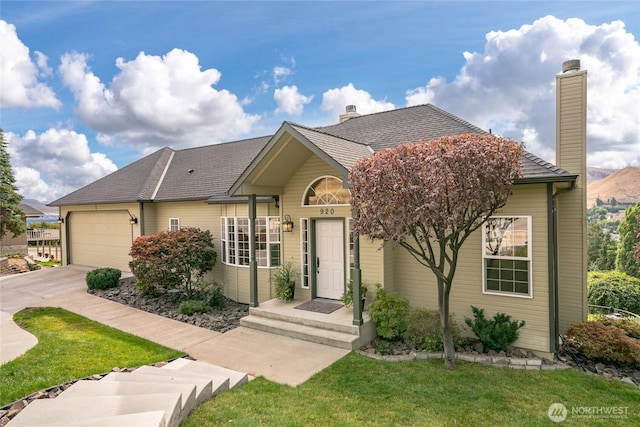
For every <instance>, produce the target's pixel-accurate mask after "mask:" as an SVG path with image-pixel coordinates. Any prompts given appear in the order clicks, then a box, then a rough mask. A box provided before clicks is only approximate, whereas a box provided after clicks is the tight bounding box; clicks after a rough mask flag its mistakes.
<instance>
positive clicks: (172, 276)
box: [129, 227, 217, 298]
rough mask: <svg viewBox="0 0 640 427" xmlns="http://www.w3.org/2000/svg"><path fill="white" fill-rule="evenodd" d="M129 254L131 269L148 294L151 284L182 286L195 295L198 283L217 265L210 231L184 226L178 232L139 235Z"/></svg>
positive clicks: (153, 285) (191, 296)
mask: <svg viewBox="0 0 640 427" xmlns="http://www.w3.org/2000/svg"><path fill="white" fill-rule="evenodd" d="M129 255H131V257H132V258H133V259H132V260H131V262H130V263H129V266H130V267H131V271H132V272H133V274H134V275H135V276H136V279H138V281H139V282H141V283H144V285H142V288H143V289H145V291H146V292H147V294H149V293H151V294H153V293H155V290H154V289H151V288H152V287H156V286H162V287H167V288H182V289H183V290H184V291H185V292H186V293H187V296H188V297H189V298H193V297H194V293H195V292H196V291H197V283H198V281H199V280H201V279H202V277H204V275H205V273H206V272H207V271H209V270H211V269H212V268H213V267H214V266H215V264H216V258H217V254H216V251H215V248H214V245H213V240H212V236H211V232H210V231H208V230H205V231H202V230H200V229H198V228H190V227H185V228H181V229H180V230H175V231H162V232H160V233H158V234H153V235H148V236H140V237H138V238H136V240H134V241H133V245H132V246H131V252H129Z"/></svg>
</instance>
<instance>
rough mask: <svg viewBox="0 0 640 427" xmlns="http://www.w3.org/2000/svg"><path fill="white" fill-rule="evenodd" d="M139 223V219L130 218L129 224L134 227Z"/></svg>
mask: <svg viewBox="0 0 640 427" xmlns="http://www.w3.org/2000/svg"><path fill="white" fill-rule="evenodd" d="M137 223H138V218H136V217H135V216H133V215H131V216H130V218H129V224H131V225H134V224H137Z"/></svg>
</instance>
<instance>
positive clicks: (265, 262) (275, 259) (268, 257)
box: [220, 217, 280, 267]
mask: <svg viewBox="0 0 640 427" xmlns="http://www.w3.org/2000/svg"><path fill="white" fill-rule="evenodd" d="M220 229H221V236H222V238H221V239H220V240H221V243H222V262H223V263H224V264H229V265H245V266H248V265H249V258H250V247H249V244H250V242H249V218H246V217H223V218H221V220H220ZM255 244H256V262H257V263H258V266H259V267H277V266H279V265H280V218H278V217H259V218H256V236H255Z"/></svg>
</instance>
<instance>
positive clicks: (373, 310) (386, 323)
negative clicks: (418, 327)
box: [369, 284, 410, 341]
mask: <svg viewBox="0 0 640 427" xmlns="http://www.w3.org/2000/svg"><path fill="white" fill-rule="evenodd" d="M409 314H410V307H409V300H407V299H406V298H402V297H398V296H391V295H389V294H388V293H387V291H386V290H385V289H384V288H383V287H382V286H381V285H380V284H376V299H375V301H373V302H372V303H371V305H369V316H370V317H371V320H373V323H375V325H376V332H377V334H378V335H379V336H381V337H382V338H384V339H386V340H389V341H394V340H397V339H400V338H402V337H403V336H404V334H405V332H406V331H407V326H408V323H409Z"/></svg>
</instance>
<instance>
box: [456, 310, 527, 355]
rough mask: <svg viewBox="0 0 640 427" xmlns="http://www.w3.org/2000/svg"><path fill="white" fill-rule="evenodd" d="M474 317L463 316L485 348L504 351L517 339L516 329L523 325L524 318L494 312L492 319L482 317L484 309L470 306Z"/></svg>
mask: <svg viewBox="0 0 640 427" xmlns="http://www.w3.org/2000/svg"><path fill="white" fill-rule="evenodd" d="M471 310H473V317H474V319H473V320H472V319H469V318H468V317H467V318H465V323H466V324H467V325H468V326H469V327H470V328H471V330H472V331H473V333H474V334H476V336H477V337H478V339H479V340H480V342H481V343H482V345H483V346H484V347H485V348H488V349H490V350H494V351H506V350H507V348H508V347H509V346H510V345H511V344H513V343H514V342H515V341H516V340H517V339H518V334H519V333H518V329H520V328H522V327H523V326H524V325H525V322H524V320H522V321H520V322H518V321H517V320H511V316H508V315H506V314H504V313H496V314H495V315H494V316H493V319H492V320H489V319H487V318H485V317H484V309H481V308H477V307H474V306H471Z"/></svg>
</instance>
